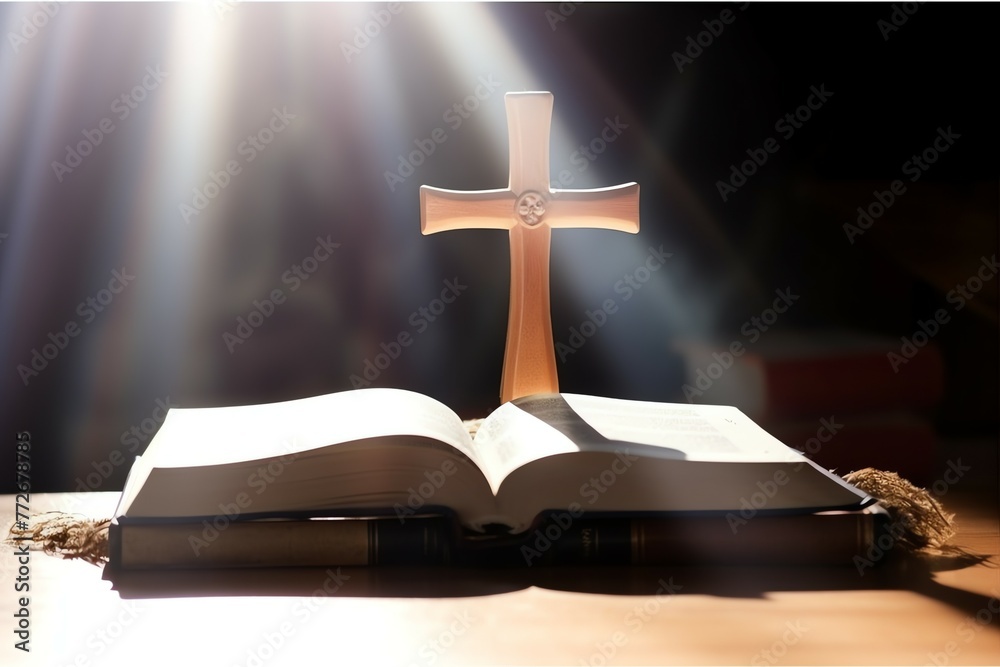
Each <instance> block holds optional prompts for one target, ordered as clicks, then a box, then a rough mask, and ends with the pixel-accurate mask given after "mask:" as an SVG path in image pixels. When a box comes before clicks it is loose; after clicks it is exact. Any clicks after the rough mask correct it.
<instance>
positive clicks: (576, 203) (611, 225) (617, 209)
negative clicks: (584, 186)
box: [545, 183, 639, 234]
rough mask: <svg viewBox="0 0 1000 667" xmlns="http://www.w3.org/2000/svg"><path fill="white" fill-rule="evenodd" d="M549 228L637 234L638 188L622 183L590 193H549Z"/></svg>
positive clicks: (587, 191)
mask: <svg viewBox="0 0 1000 667" xmlns="http://www.w3.org/2000/svg"><path fill="white" fill-rule="evenodd" d="M545 222H546V223H547V224H548V225H549V227H577V228H581V227H582V228H591V229H593V228H596V229H613V230H616V231H619V232H629V233H630V234H635V233H637V232H638V231H639V185H638V183H626V184H624V185H616V186H614V187H610V188H596V189H593V190H552V195H551V199H550V200H549V201H548V202H547V203H546V204H545Z"/></svg>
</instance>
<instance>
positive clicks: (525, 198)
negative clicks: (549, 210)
mask: <svg viewBox="0 0 1000 667" xmlns="http://www.w3.org/2000/svg"><path fill="white" fill-rule="evenodd" d="M514 211H515V213H517V217H518V218H520V219H521V222H523V223H524V224H526V225H528V226H529V227H534V226H535V225H537V224H538V223H540V222H541V221H542V217H543V216H544V215H545V197H544V196H542V194H541V193H538V192H535V191H534V190H528V191H527V192H524V193H522V194H521V196H520V197H518V198H517V203H515V204H514Z"/></svg>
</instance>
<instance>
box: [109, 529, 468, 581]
mask: <svg viewBox="0 0 1000 667" xmlns="http://www.w3.org/2000/svg"><path fill="white" fill-rule="evenodd" d="M453 526H454V523H453V521H452V520H451V518H450V517H429V518H420V519H408V520H407V521H406V522H405V523H404V522H401V521H398V520H396V519H385V518H378V519H364V518H345V519H335V518H329V519H310V520H267V521H234V522H232V523H230V524H227V525H226V526H225V527H221V528H219V529H212V530H208V529H206V525H205V524H204V523H188V522H182V523H176V522H159V523H133V522H128V523H125V524H112V527H111V535H110V546H111V566H112V568H116V569H124V570H142V569H215V568H244V567H247V568H253V567H268V568H270V567H327V566H331V565H344V566H351V565H445V564H448V563H449V562H450V560H451V553H452V545H453V543H454V537H453ZM209 528H211V526H209Z"/></svg>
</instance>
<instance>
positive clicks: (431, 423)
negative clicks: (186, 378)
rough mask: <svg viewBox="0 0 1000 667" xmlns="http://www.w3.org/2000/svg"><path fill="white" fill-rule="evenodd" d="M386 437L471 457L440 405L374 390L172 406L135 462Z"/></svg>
mask: <svg viewBox="0 0 1000 667" xmlns="http://www.w3.org/2000/svg"><path fill="white" fill-rule="evenodd" d="M393 435H413V436H424V437H427V438H432V439H434V440H438V441H441V442H444V443H447V444H449V445H451V446H453V447H455V448H456V449H458V450H459V451H460V452H462V453H463V454H465V455H466V456H468V457H470V458H471V459H472V460H473V461H476V457H475V453H474V451H473V450H472V448H471V446H470V445H471V442H470V440H469V436H468V433H467V432H466V430H465V427H464V426H463V425H462V422H461V420H460V419H459V418H458V415H456V414H455V413H454V412H453V411H452V410H450V409H449V408H448V407H447V406H445V405H443V404H442V403H440V402H438V401H435V400H434V399H432V398H430V397H427V396H424V395H422V394H418V393H415V392H410V391H404V390H402V389H380V388H379V389H361V390H357V391H345V392H339V393H334V394H326V395H323V396H315V397H311V398H302V399H297V400H292V401H285V402H281V403H268V404H263V405H246V406H234V407H225V408H189V409H176V408H175V409H172V410H170V412H169V413H168V414H167V418H166V419H165V420H164V423H163V426H162V427H161V428H160V431H159V432H158V433H157V434H156V437H154V438H153V442H152V443H150V445H149V447H148V448H147V450H146V452H145V453H144V454H143V459H144V461H145V462H146V463H147V464H148V465H150V466H155V467H179V466H204V465H220V464H227V463H238V462H241V461H253V460H258V459H265V458H269V457H277V456H284V455H289V454H293V453H294V454H297V453H301V452H305V451H308V450H311V449H317V448H319V447H324V446H327V445H333V444H339V443H345V442H352V441H358V440H364V439H371V438H380V437H385V436H393ZM477 463H478V461H477Z"/></svg>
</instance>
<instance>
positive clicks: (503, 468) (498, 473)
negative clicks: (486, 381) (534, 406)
mask: <svg viewBox="0 0 1000 667" xmlns="http://www.w3.org/2000/svg"><path fill="white" fill-rule="evenodd" d="M555 398H556V399H558V396H556V397H555ZM534 400H536V401H537V400H541V399H534ZM472 446H473V449H474V450H475V453H476V457H475V458H474V459H473V460H474V461H477V462H479V466H480V468H482V470H483V473H484V474H485V475H486V479H487V481H488V482H489V483H490V488H491V489H492V490H493V495H496V494H497V491H499V489H500V484H501V482H503V480H504V478H505V477H507V475H509V474H510V473H511V472H512V471H514V470H516V469H518V468H520V467H521V466H523V465H525V464H527V463H530V462H531V461H534V460H536V459H540V458H544V457H546V456H554V455H556V454H568V453H570V452H576V451H579V449H580V448H579V446H578V445H577V443H576V442H575V441H574V440H573V439H571V438H570V437H568V436H567V435H565V434H564V433H561V432H560V431H558V430H556V429H555V428H553V427H552V426H551V425H549V424H548V423H546V422H545V421H542V420H540V419H538V418H537V417H534V416H532V415H531V414H529V413H527V412H525V411H524V410H522V409H521V408H519V407H518V406H517V405H516V404H515V403H504V404H503V405H501V406H500V407H499V408H497V409H496V410H494V411H493V413H492V414H490V416H489V417H487V418H486V420H485V421H484V422H483V423H482V425H481V426H480V427H479V431H478V432H477V433H476V438H475V440H474V441H473V445H472Z"/></svg>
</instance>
